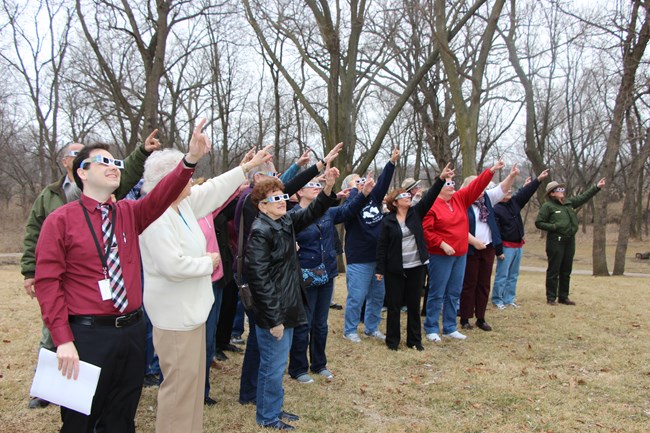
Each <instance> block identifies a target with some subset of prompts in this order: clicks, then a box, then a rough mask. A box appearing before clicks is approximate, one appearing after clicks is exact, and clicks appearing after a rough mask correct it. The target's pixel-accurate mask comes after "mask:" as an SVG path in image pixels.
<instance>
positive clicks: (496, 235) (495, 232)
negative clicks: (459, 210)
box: [467, 194, 503, 256]
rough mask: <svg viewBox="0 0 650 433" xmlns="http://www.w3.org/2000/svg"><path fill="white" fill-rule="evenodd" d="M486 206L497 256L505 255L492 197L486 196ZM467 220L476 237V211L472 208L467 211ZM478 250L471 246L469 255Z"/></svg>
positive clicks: (468, 251)
mask: <svg viewBox="0 0 650 433" xmlns="http://www.w3.org/2000/svg"><path fill="white" fill-rule="evenodd" d="M483 197H485V205H486V206H487V208H488V220H487V223H488V226H490V232H492V246H493V247H494V249H495V250H496V253H497V256H500V255H501V254H503V243H502V242H501V234H500V232H499V227H498V226H497V222H496V219H495V218H494V208H493V207H492V203H491V202H490V197H488V195H487V194H484V195H483ZM467 219H468V220H469V232H470V233H471V234H472V235H474V234H475V233H476V215H475V214H474V209H472V206H470V207H469V209H467ZM475 250H476V249H475V248H474V247H473V246H472V245H470V246H469V248H468V250H467V254H468V255H470V256H471V255H472V254H474V251H475Z"/></svg>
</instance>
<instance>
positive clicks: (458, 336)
mask: <svg viewBox="0 0 650 433" xmlns="http://www.w3.org/2000/svg"><path fill="white" fill-rule="evenodd" d="M442 336H443V337H447V338H455V339H456V340H464V339H466V338H467V336H466V335H464V334H461V333H460V332H458V331H454V332H451V333H449V334H442Z"/></svg>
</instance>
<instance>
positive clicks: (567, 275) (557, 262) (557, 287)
mask: <svg viewBox="0 0 650 433" xmlns="http://www.w3.org/2000/svg"><path fill="white" fill-rule="evenodd" d="M575 253H576V238H575V237H573V236H558V235H554V234H552V233H549V234H548V236H547V237H546V257H547V258H548V268H546V299H547V300H548V301H555V299H556V298H559V299H560V300H565V299H567V298H568V297H569V282H570V280H571V271H572V269H573V256H574V255H575Z"/></svg>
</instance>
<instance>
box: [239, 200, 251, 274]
mask: <svg viewBox="0 0 650 433" xmlns="http://www.w3.org/2000/svg"><path fill="white" fill-rule="evenodd" d="M249 195H250V193H248V194H246V195H245V196H244V201H243V204H242V207H241V215H239V240H238V241H237V283H238V284H241V283H242V279H241V274H242V267H243V266H244V207H245V206H246V199H247V198H248V196H249Z"/></svg>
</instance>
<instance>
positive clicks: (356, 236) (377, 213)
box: [345, 161, 395, 264]
mask: <svg viewBox="0 0 650 433" xmlns="http://www.w3.org/2000/svg"><path fill="white" fill-rule="evenodd" d="M394 172H395V165H394V164H393V163H392V162H390V161H388V162H387V163H386V166H385V167H384V170H383V171H382V172H381V174H380V175H379V177H378V178H377V183H376V184H375V187H374V188H373V189H372V192H371V193H370V195H369V196H368V202H367V204H366V206H364V208H363V209H361V211H360V212H357V213H356V215H355V216H354V218H351V219H349V220H348V221H346V222H345V260H346V262H347V263H348V264H350V263H373V262H375V261H376V260H377V240H378V239H379V233H380V232H381V221H382V220H383V219H384V214H383V213H382V201H383V200H384V196H385V195H386V193H387V192H388V188H389V187H390V182H391V180H392V179H393V173H394ZM356 194H360V192H359V191H358V190H357V189H356V188H355V189H353V190H352V192H350V198H349V199H348V200H351V199H353V198H354V197H355V195H356Z"/></svg>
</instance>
